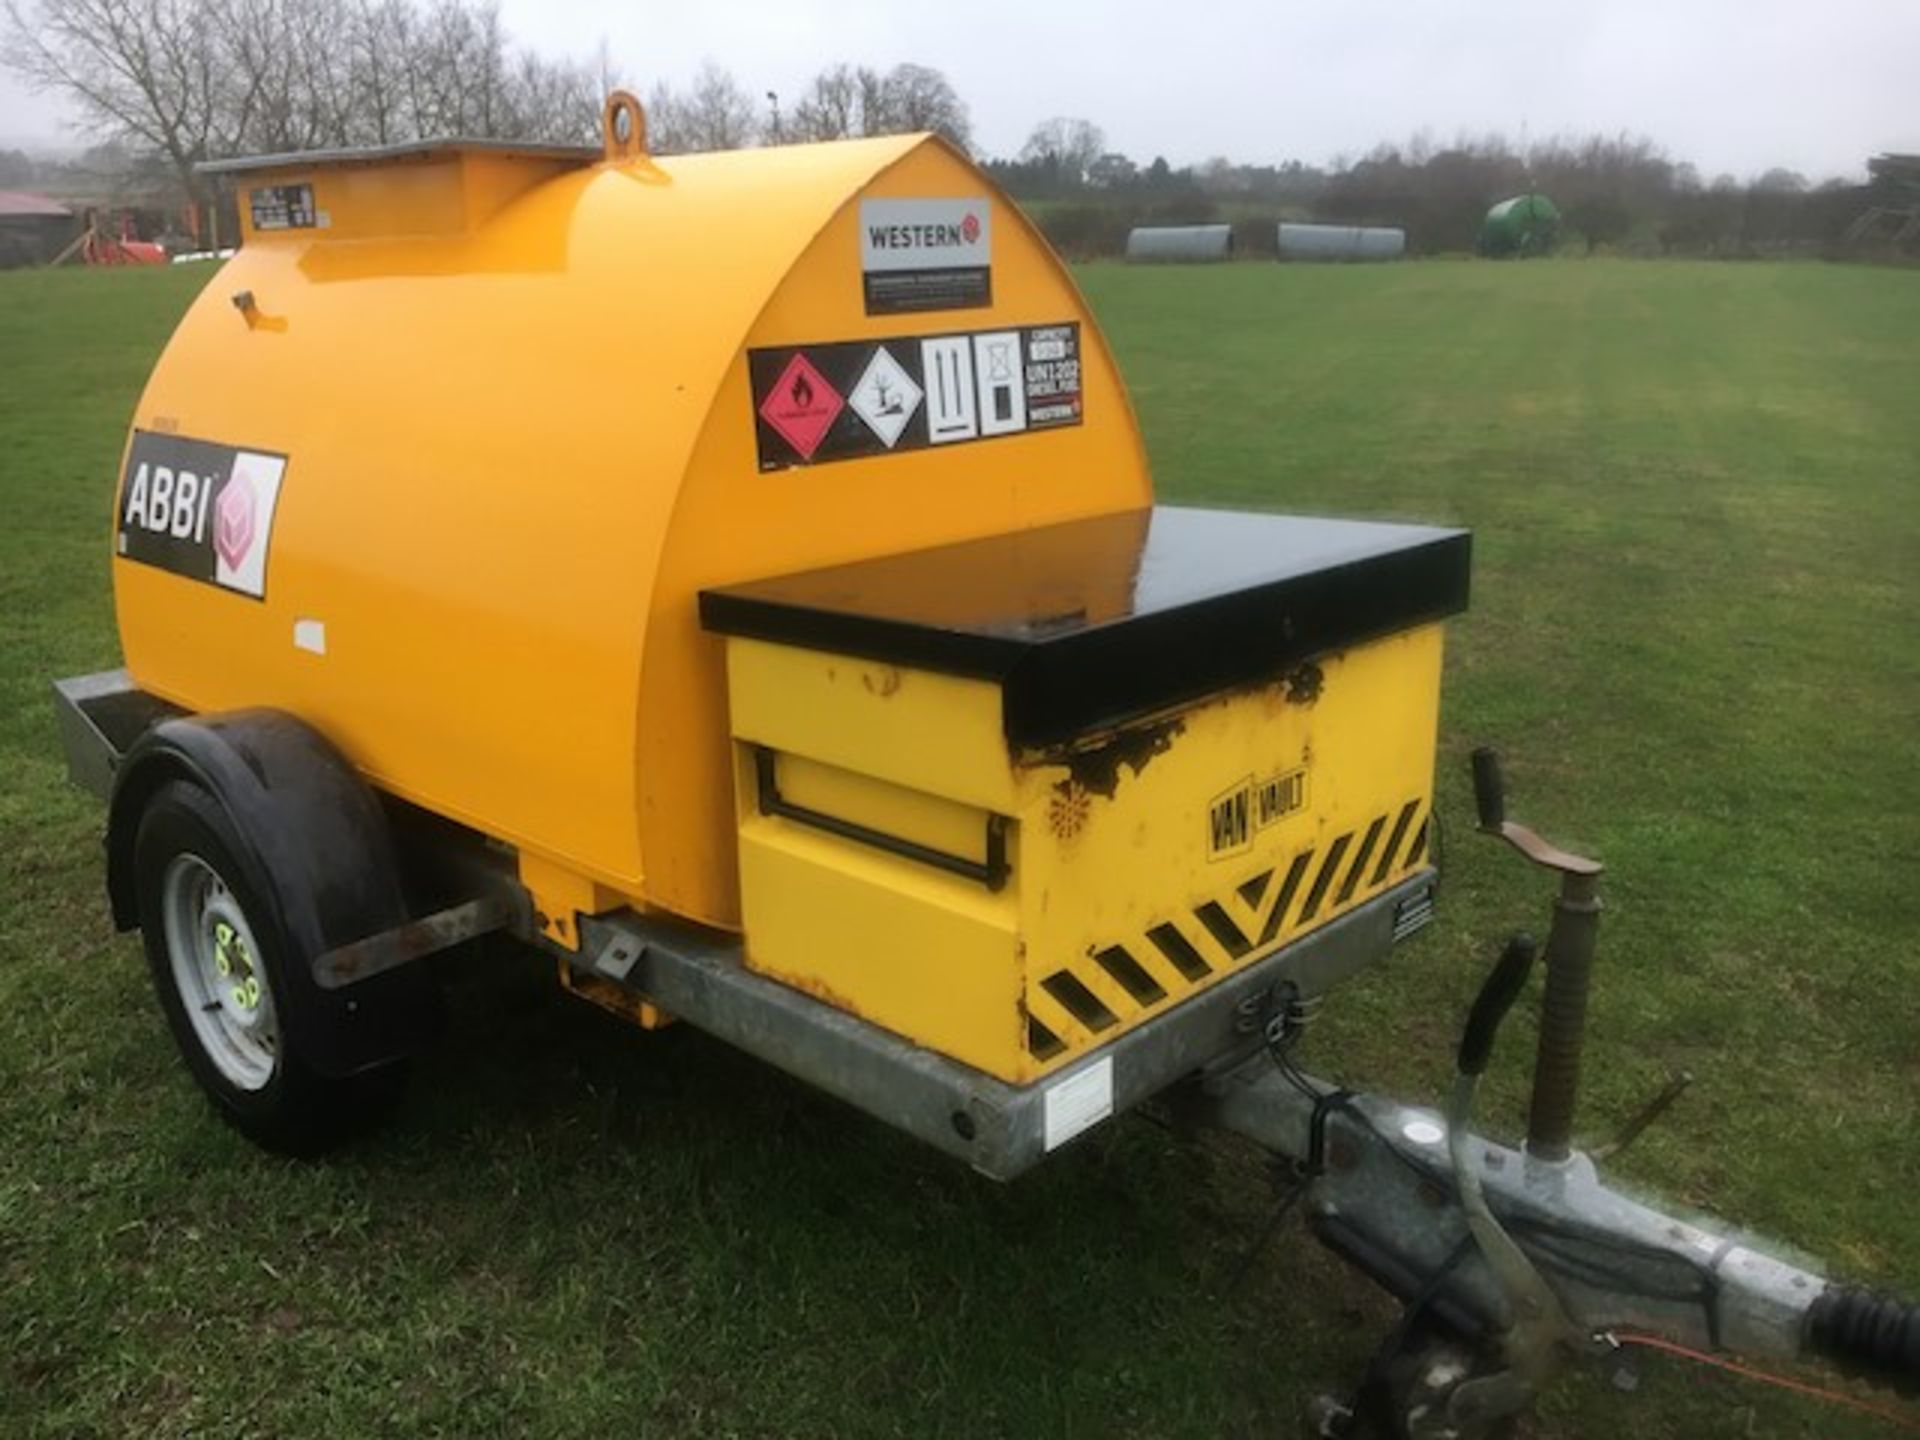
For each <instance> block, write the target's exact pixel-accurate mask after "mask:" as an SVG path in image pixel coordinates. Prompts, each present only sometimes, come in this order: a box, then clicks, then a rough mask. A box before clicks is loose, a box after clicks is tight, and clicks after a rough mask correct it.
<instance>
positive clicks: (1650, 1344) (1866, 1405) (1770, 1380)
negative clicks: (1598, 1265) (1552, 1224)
mask: <svg viewBox="0 0 1920 1440" xmlns="http://www.w3.org/2000/svg"><path fill="white" fill-rule="evenodd" d="M1610 1338H1611V1339H1612V1340H1613V1341H1614V1342H1615V1343H1617V1344H1620V1345H1637V1346H1639V1347H1641V1348H1642V1349H1646V1350H1660V1351H1664V1352H1665V1353H1666V1354H1669V1355H1678V1356H1680V1357H1681V1358H1682V1359H1683V1360H1692V1361H1694V1362H1696V1363H1697V1364H1701V1365H1711V1366H1713V1367H1714V1368H1715V1369H1717V1370H1725V1371H1727V1372H1728V1373H1730V1374H1733V1375H1738V1376H1741V1377H1742V1378H1744V1379H1747V1380H1757V1381H1759V1382H1760V1383H1761V1384H1763V1385H1772V1386H1775V1387H1777V1388H1778V1389H1781V1390H1787V1391H1791V1392H1792V1393H1794V1394H1796V1395H1805V1396H1808V1397H1810V1398H1812V1399H1815V1400H1824V1401H1826V1402H1827V1403H1828V1404H1830V1405H1837V1406H1839V1407H1841V1408H1842V1409H1845V1410H1853V1411H1856V1412H1858V1413H1859V1414H1862V1415H1871V1416H1872V1417H1873V1418H1874V1419H1876V1420H1881V1421H1884V1422H1885V1423H1887V1424H1889V1425H1891V1426H1893V1427H1894V1428H1895V1429H1896V1430H1903V1431H1906V1432H1907V1433H1909V1434H1913V1435H1920V1418H1916V1417H1914V1416H1913V1415H1910V1414H1907V1413H1905V1412H1903V1411H1900V1410H1896V1409H1894V1408H1893V1407H1892V1406H1890V1405H1878V1404H1875V1403H1874V1402H1873V1401H1871V1400H1861V1399H1857V1398H1856V1397H1854V1396H1852V1395H1847V1394H1844V1393H1842V1392H1841V1391H1838V1390H1829V1389H1828V1388H1827V1387H1826V1386H1824V1385H1814V1384H1811V1383H1809V1382H1808V1381H1805V1380H1795V1379H1793V1378H1792V1377H1790V1376H1786V1375H1776V1374H1774V1373H1773V1372H1772V1371H1770V1370H1760V1369H1756V1368H1755V1367H1753V1366H1751V1365H1742V1364H1740V1363H1739V1362H1738V1361H1736V1360H1727V1359H1723V1358H1722V1357H1721V1356H1718V1355H1710V1354H1708V1353H1707V1352H1706V1351H1704V1350H1695V1349H1693V1348H1692V1347H1691V1346H1688V1345H1681V1344H1679V1343H1677V1342H1675V1341H1672V1340H1666V1339H1662V1338H1661V1337H1660V1336H1658V1335H1646V1334H1642V1333H1640V1332H1639V1331H1636V1330H1615V1331H1613V1332H1612V1335H1611V1337H1610Z"/></svg>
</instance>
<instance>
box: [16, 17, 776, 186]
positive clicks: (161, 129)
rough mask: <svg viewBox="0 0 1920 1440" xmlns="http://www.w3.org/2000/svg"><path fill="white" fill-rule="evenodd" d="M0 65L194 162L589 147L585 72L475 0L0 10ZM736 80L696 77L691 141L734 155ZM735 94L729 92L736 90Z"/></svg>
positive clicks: (181, 182)
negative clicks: (724, 147)
mask: <svg viewBox="0 0 1920 1440" xmlns="http://www.w3.org/2000/svg"><path fill="white" fill-rule="evenodd" d="M0 63H5V64H6V65H8V66H9V67H10V68H12V69H14V70H16V71H18V72H19V73H20V74H21V75H22V76H23V77H25V78H26V80H27V81H28V82H29V83H30V84H33V85H35V86H37V87H39V88H41V89H46V90H53V91H58V92H59V93H61V94H62V95H63V96H65V97H66V98H67V99H68V100H69V101H70V102H71V103H72V104H73V105H74V106H75V108H76V109H77V110H78V111H79V112H80V115H81V117H82V123H83V126H84V127H85V128H86V129H87V130H89V131H91V132H93V133H94V134H95V135H96V136H97V137H98V138H99V139H100V140H104V141H124V142H126V144H127V147H128V150H129V153H130V156H131V157H132V159H133V160H134V161H139V160H142V159H144V158H145V157H148V156H155V157H158V158H159V159H160V160H162V161H163V162H164V164H165V166H166V168H167V170H168V171H169V172H170V173H171V174H172V175H173V177H174V178H175V180H176V181H177V183H178V186H179V188H180V190H181V191H182V192H184V193H185V194H186V195H187V196H188V197H189V198H191V199H195V200H198V199H201V198H203V197H204V195H205V193H206V191H205V187H204V186H203V185H202V183H201V182H200V180H199V178H198V176H197V175H196V173H195V170H194V167H195V165H197V164H198V163H199V162H200V161H202V160H206V159H211V158H215V157H219V156H224V155H235V154H248V153H252V154H260V153H271V152H279V151H290V150H308V149H315V148H324V147H331V146H344V145H367V144H373V145H387V144H394V143H397V142H400V141H405V140H414V139H423V138H440V137H453V136H463V135H471V136H506V137H513V138H520V139H528V140H568V141H574V140H578V141H587V140H590V139H591V138H592V136H593V131H594V127H595V125H596V123H597V117H598V114H599V98H600V95H601V93H602V90H603V86H602V85H601V84H600V82H599V80H598V79H597V78H596V76H595V72H594V69H593V67H592V66H590V65H585V64H576V63H572V62H554V61H549V60H545V59H543V58H541V57H540V56H538V55H536V54H534V53H532V52H531V51H526V50H522V49H518V48H517V47H515V46H513V45H512V44H511V43H510V42H509V40H508V38H507V35H506V33H505V30H504V28H503V27H502V25H501V23H500V17H499V13H498V11H497V10H495V9H494V8H493V6H492V5H491V4H487V3H476V0H0ZM731 84H732V82H731V81H730V80H728V79H726V77H724V76H723V75H718V74H717V73H716V74H707V73H703V75H702V77H701V80H700V82H699V83H698V84H696V86H695V89H694V92H693V94H692V95H691V96H690V97H689V104H690V105H691V107H692V108H691V110H690V112H689V113H690V114H691V116H692V117H693V119H694V121H695V122H696V126H697V128H698V129H699V130H700V133H701V134H703V135H706V136H709V137H715V136H717V137H718V139H717V141H716V143H730V144H737V143H740V140H741V138H743V137H742V134H741V129H740V126H739V125H738V124H737V123H735V122H736V120H737V111H738V106H737V105H736V104H735V102H734V100H733V99H732V98H731V97H730V95H729V92H728V87H729V86H731ZM734 89H736V90H737V87H734Z"/></svg>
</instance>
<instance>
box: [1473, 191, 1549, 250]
mask: <svg viewBox="0 0 1920 1440" xmlns="http://www.w3.org/2000/svg"><path fill="white" fill-rule="evenodd" d="M1559 233H1560V210H1559V208H1558V207H1557V206H1556V205H1555V204H1554V203H1553V201H1551V200H1549V199H1548V198H1547V197H1546V196H1544V195H1533V194H1527V195H1515V196H1512V197H1510V198H1509V199H1506V200H1502V201H1501V202H1500V203H1499V204H1498V205H1495V206H1494V207H1493V208H1492V209H1491V210H1489V211H1487V218H1486V219H1485V220H1483V221H1481V222H1480V253H1481V254H1482V255H1492V256H1510V255H1544V254H1546V253H1547V252H1548V251H1549V250H1551V249H1553V242H1554V239H1555V237H1556V236H1557V235H1558V234H1559Z"/></svg>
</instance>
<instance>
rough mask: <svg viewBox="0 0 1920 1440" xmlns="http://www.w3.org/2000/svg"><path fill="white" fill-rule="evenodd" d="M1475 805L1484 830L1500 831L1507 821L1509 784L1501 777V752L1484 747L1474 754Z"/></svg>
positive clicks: (1488, 746)
mask: <svg viewBox="0 0 1920 1440" xmlns="http://www.w3.org/2000/svg"><path fill="white" fill-rule="evenodd" d="M1473 803H1474V807H1475V808H1476V809H1477V810H1479V812H1480V828H1481V829H1482V830H1498V829H1499V828H1500V827H1501V826H1502V825H1504V824H1505V823H1506V819H1507V783H1506V781H1505V780H1504V779H1502V778H1501V775H1500V752H1499V751H1498V750H1495V749H1494V748H1493V747H1492V746H1491V745H1482V746H1481V747H1480V748H1479V749H1478V750H1475V751H1474V752H1473Z"/></svg>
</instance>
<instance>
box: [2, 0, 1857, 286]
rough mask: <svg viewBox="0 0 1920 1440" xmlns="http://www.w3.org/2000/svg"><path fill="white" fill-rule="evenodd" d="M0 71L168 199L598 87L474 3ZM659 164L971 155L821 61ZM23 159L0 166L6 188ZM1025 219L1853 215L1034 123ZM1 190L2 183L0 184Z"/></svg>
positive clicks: (441, 0) (304, 10) (1642, 245)
mask: <svg viewBox="0 0 1920 1440" xmlns="http://www.w3.org/2000/svg"><path fill="white" fill-rule="evenodd" d="M0 61H3V62H4V63H6V64H7V65H9V66H10V67H11V68H13V69H14V70H16V71H17V72H18V73H20V74H21V75H23V76H24V77H25V78H26V79H27V80H28V81H29V82H31V83H33V84H35V85H37V86H39V87H41V88H43V89H46V90H49V91H52V92H55V93H57V94H59V95H61V96H62V97H63V98H65V99H66V100H67V102H68V103H69V105H70V106H71V107H72V108H73V109H74V110H76V111H77V113H78V114H79V116H80V117H81V119H82V123H83V124H84V126H85V127H86V129H87V130H88V131H89V132H90V133H92V134H94V135H95V136H96V137H97V138H98V139H99V140H100V141H102V142H104V143H105V144H106V145H107V146H110V147H113V148H111V149H109V150H106V151H102V152H98V153H106V154H124V155H126V156H128V157H129V160H128V165H129V169H130V170H135V171H144V172H146V173H148V174H151V173H152V172H154V171H156V170H158V171H159V172H161V173H163V174H164V175H166V176H169V177H171V180H172V182H173V184H174V186H175V187H177V189H178V191H179V192H180V193H182V194H183V195H185V196H186V197H188V198H190V199H195V200H198V199H203V198H205V196H206V189H205V186H204V184H203V182H202V180H201V179H200V177H199V176H198V175H197V174H196V172H195V169H194V167H195V166H196V165H197V164H198V163H199V162H201V161H203V160H207V159H215V158H220V157H225V156H232V155H243V154H272V153H279V152H284V151H295V150H313V149H327V148H335V147H349V146H364V145H390V144H396V143H400V142H404V141H409V140H418V139H428V138H444V137H455V136H459V137H477V138H486V137H499V138H511V139H519V140H528V141H551V142H573V143H581V144H592V143H594V142H595V141H596V140H597V138H598V125H599V114H600V102H601V100H602V98H603V97H604V95H605V93H606V91H607V90H608V89H609V88H611V87H612V86H613V85H615V84H618V83H620V80H621V77H620V75H619V74H618V73H617V72H616V70H615V69H614V67H613V66H612V64H611V63H610V62H609V59H608V57H607V56H606V55H605V54H604V53H603V54H602V55H600V56H598V57H596V58H595V59H593V60H553V59H548V58H545V57H543V56H541V55H539V54H537V53H535V52H534V51H532V50H530V49H528V48H526V47H525V46H522V45H519V44H516V43H515V42H514V41H513V40H512V39H511V38H510V37H509V36H508V35H507V34H506V32H505V29H504V27H503V26H502V24H501V21H500V17H499V13H498V11H497V10H496V9H495V8H494V7H493V6H492V5H491V4H489V3H485V0H0ZM646 109H647V128H648V144H649V147H650V148H651V149H652V150H653V151H654V152H656V153H659V154H674V153H684V152H689V151H700V150H719V149H732V148H737V147H741V146H747V145H762V144H787V143H794V142H801V141H814V140H838V139H846V138H851V137H858V136H869V135H886V134H896V133H904V132H914V131H926V130H931V131H936V132H938V133H940V134H942V135H944V136H945V137H946V138H947V139H948V140H949V141H951V142H952V143H953V144H955V145H957V146H959V147H960V148H961V149H963V150H971V149H972V141H973V134H972V126H971V121H970V117H969V114H968V111H967V106H966V104H965V102H964V101H963V100H962V99H961V98H960V96H959V95H958V94H957V93H956V91H955V89H954V87H953V85H952V84H951V83H950V82H949V81H948V79H947V77H946V76H945V75H943V74H942V73H941V72H940V71H939V70H937V69H934V68H932V67H930V66H926V65H916V64H901V65H895V66H893V67H892V68H890V69H885V70H882V69H876V68H872V67H869V66H864V65H851V64H837V65H832V66H829V67H827V68H826V69H824V70H822V71H821V72H820V73H819V74H817V75H815V76H814V77H813V78H812V79H811V80H810V81H809V82H808V83H807V84H806V85H805V86H804V87H803V88H802V89H801V90H800V91H799V92H798V93H796V94H792V95H789V96H786V97H782V96H780V95H777V94H775V93H774V92H772V91H763V92H760V93H758V94H756V93H755V92H753V91H752V90H750V89H749V88H748V87H746V86H745V85H743V84H742V83H741V82H740V81H739V80H738V79H736V78H735V77H734V76H733V75H732V74H731V73H730V72H728V71H727V70H725V69H723V68H722V67H720V66H718V65H715V64H712V63H711V62H709V63H708V64H706V65H704V66H702V67H701V69H700V70H699V72H698V73H697V74H695V75H694V76H693V77H692V79H691V81H690V82H688V83H686V84H684V85H676V84H673V83H671V82H666V81H663V82H660V83H657V84H655V85H654V86H653V87H652V88H651V90H650V91H649V93H648V94H647V96H646ZM23 158H24V157H0V168H6V169H8V170H9V171H10V172H17V171H18V170H19V169H20V168H21V165H20V162H21V161H22V160H23ZM985 163H986V165H987V168H988V169H989V170H990V171H991V172H992V173H993V174H994V176H995V178H996V179H998V180H999V181H1000V183H1001V184H1002V185H1003V186H1004V187H1005V188H1006V189H1007V190H1008V191H1009V192H1010V193H1012V194H1013V195H1014V196H1016V197H1017V198H1020V199H1022V200H1025V201H1029V202H1037V203H1035V204H1034V205H1033V206H1032V208H1033V209H1034V210H1035V211H1036V213H1038V215H1039V216H1040V218H1041V221H1042V223H1043V224H1044V225H1045V226H1046V227H1047V229H1048V231H1049V233H1050V235H1051V236H1052V238H1053V239H1054V241H1055V243H1056V244H1059V245H1061V246H1062V248H1065V249H1068V250H1070V251H1077V252H1080V253H1100V252H1107V251H1117V250H1118V249H1119V248H1120V247H1121V245H1122V244H1123V243H1124V238H1125V231H1126V229H1127V228H1128V226H1130V225H1132V224H1136V223H1151V222H1153V221H1157V220H1159V221H1170V222H1172V221H1178V222H1197V221H1206V220H1210V219H1217V218H1227V219H1237V220H1241V221H1242V222H1244V226H1245V228H1246V230H1247V234H1246V236H1245V240H1244V241H1243V244H1244V243H1245V242H1246V241H1250V242H1252V243H1251V248H1254V249H1256V250H1257V249H1259V248H1263V247H1264V248H1269V249H1270V248H1271V245H1272V239H1271V232H1272V224H1271V222H1272V221H1273V220H1275V219H1279V218H1295V219H1298V218H1311V219H1323V220H1330V221H1337V222H1342V223H1355V224H1388V225H1399V226H1402V227H1404V228H1406V230H1407V231H1408V239H1409V245H1410V248H1411V249H1413V250H1414V251H1416V252H1426V253H1431V252H1438V251H1449V250H1467V249H1471V248H1472V246H1473V243H1474V238H1475V235H1476V234H1477V232H1478V228H1479V225H1480V222H1481V218H1482V216H1483V215H1484V214H1485V212H1486V209H1487V207H1488V206H1489V205H1490V204H1492V203H1493V202H1494V201H1496V200H1498V199H1501V198H1503V197H1505V196H1507V195H1512V194H1516V193H1520V192H1522V191H1525V190H1540V191H1543V192H1545V193H1546V194H1547V195H1549V196H1550V197H1551V198H1552V199H1553V200H1554V201H1555V202H1556V203H1557V204H1558V205H1559V206H1560V208H1561V209H1562V211H1563V213H1564V214H1565V216H1566V219H1567V223H1568V225H1569V227H1570V228H1571V229H1572V230H1573V231H1574V232H1575V233H1576V235H1577V236H1578V237H1579V238H1580V239H1581V240H1583V241H1584V242H1585V243H1586V244H1587V245H1588V246H1589V247H1593V246H1608V247H1619V246H1624V247H1627V248H1636V249H1658V250H1689V251H1694V252H1700V253H1752V252H1754V251H1756V250H1764V249H1766V248H1768V247H1770V246H1789V245H1807V244H1812V243H1819V242H1823V241H1826V240H1829V239H1831V238H1832V237H1833V236H1834V235H1835V234H1836V233H1837V232H1838V231H1839V230H1841V229H1844V227H1845V225H1846V223H1847V221H1848V219H1849V218H1850V217H1851V215H1852V214H1854V213H1857V210H1858V205H1859V194H1858V192H1857V191H1855V190H1852V189H1849V188H1848V187H1845V186H1841V185H1840V184H1839V183H1838V182H1828V183H1827V184H1825V185H1819V186H1815V185H1810V184H1809V183H1808V182H1807V181H1806V180H1805V178H1804V177H1801V176H1799V175H1795V174H1792V173H1791V172H1788V171H1784V170H1774V171H1769V172H1767V173H1766V174H1765V175H1762V176H1760V177H1759V178H1758V179H1756V180H1753V181H1751V182H1741V181H1737V180H1735V179H1734V178H1733V177H1731V176H1720V177H1718V178H1716V179H1713V180H1711V181H1708V180H1704V179H1703V178H1702V177H1701V176H1700V175H1699V174H1698V173H1697V172H1696V171H1695V170H1694V169H1693V167H1692V166H1690V165H1687V164H1684V163H1680V162H1675V161H1673V160H1672V159H1670V158H1669V157H1668V156H1667V155H1666V154H1665V153H1664V152H1663V151H1662V150H1661V149H1660V148H1659V147H1658V146H1657V145H1655V144H1654V143H1653V142H1651V141H1649V140H1646V139H1644V138H1641V137H1637V136H1630V135H1622V136H1612V137H1605V136H1595V137H1587V138H1582V139H1550V140H1546V141H1541V142H1538V143H1535V144H1532V145H1529V146H1525V147H1520V146H1515V145H1513V144H1511V143H1509V142H1508V141H1506V140H1505V139H1503V138H1501V137H1499V136H1489V137H1480V138H1463V139H1460V140H1458V141H1455V142H1453V143H1451V144H1446V145H1438V144H1435V143H1433V142H1432V141H1431V140H1430V139H1428V138H1426V137H1416V138H1415V139H1413V140H1411V141H1409V142H1407V143H1405V144H1397V145H1382V146H1380V147H1378V148H1376V149H1374V150H1372V151H1370V152H1369V153H1367V154H1365V155H1363V156H1360V157H1358V158H1357V159H1351V160H1341V161H1336V162H1335V163H1333V164H1331V165H1328V166H1324V167H1323V166H1315V165H1309V164H1306V163H1304V162H1301V161H1289V162H1287V163H1284V164H1279V165H1246V164H1235V163H1233V162H1231V161H1228V160H1226V159H1224V158H1216V159H1212V160H1208V161H1206V162H1204V163H1203V164H1199V165H1192V166H1183V167H1178V168H1176V167H1174V166H1172V165H1170V164H1168V162H1167V161H1166V159H1165V158H1164V157H1156V158H1154V159H1153V160H1151V161H1149V162H1147V163H1145V164H1141V163H1138V162H1136V161H1135V160H1134V159H1132V158H1130V157H1129V156H1127V155H1124V154H1121V153H1119V152H1117V151H1115V150H1113V149H1112V148H1110V147H1109V145H1108V143H1107V139H1106V136H1105V135H1104V134H1103V132H1102V131H1101V129H1100V127H1099V126H1098V125H1096V124H1094V123H1092V122H1091V121H1088V120H1085V119H1079V118H1073V117H1056V118H1051V119H1047V120H1044V121H1042V122H1041V123H1040V124H1038V125H1036V126H1035V127H1034V129H1033V131H1032V133H1031V134H1030V135H1029V137H1028V139H1027V141H1026V143H1025V145H1023V146H1022V147H1021V149H1020V151H1019V152H1018V154H1017V155H1015V156H1012V157H1009V158H1004V159H988V160H986V162H985ZM16 183H17V182H16Z"/></svg>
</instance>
